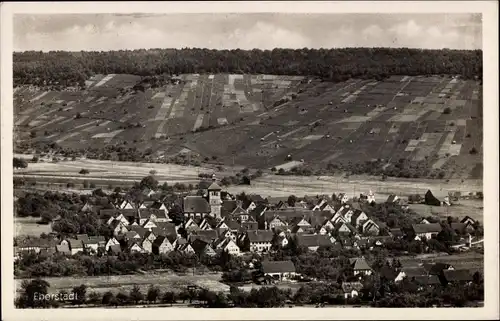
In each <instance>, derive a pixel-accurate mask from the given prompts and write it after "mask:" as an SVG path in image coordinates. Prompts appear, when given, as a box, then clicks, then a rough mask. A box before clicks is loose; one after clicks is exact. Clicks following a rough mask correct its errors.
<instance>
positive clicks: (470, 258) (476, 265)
mask: <svg viewBox="0 0 500 321" xmlns="http://www.w3.org/2000/svg"><path fill="white" fill-rule="evenodd" d="M398 259H399V261H400V262H401V264H402V266H403V267H417V266H419V265H420V264H422V263H433V262H435V263H437V262H440V263H448V264H451V265H452V266H453V267H454V268H455V269H457V270H459V269H469V270H471V271H473V272H474V271H482V270H483V268H484V255H483V254H479V253H475V252H473V251H470V252H465V253H460V254H453V255H419V256H417V257H409V256H408V257H398Z"/></svg>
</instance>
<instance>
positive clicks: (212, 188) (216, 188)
mask: <svg viewBox="0 0 500 321" xmlns="http://www.w3.org/2000/svg"><path fill="white" fill-rule="evenodd" d="M207 190H209V191H222V187H220V186H219V185H218V184H217V183H216V182H215V181H214V182H212V184H210V186H209V187H208V188H207Z"/></svg>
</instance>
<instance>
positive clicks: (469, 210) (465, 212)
mask: <svg viewBox="0 0 500 321" xmlns="http://www.w3.org/2000/svg"><path fill="white" fill-rule="evenodd" d="M411 209H412V210H414V211H415V212H417V213H418V214H420V215H422V216H424V217H427V216H440V217H441V218H444V217H448V216H451V217H457V218H459V219H462V218H464V217H465V216H470V217H472V218H473V219H474V220H477V221H479V222H483V219H484V216H485V215H486V216H489V215H498V213H484V209H483V202H482V201H480V200H460V201H459V202H458V203H456V204H453V206H429V205H425V204H412V205H411Z"/></svg>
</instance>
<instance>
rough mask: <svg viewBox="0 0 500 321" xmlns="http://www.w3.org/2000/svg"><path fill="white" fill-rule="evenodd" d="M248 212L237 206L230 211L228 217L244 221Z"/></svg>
mask: <svg viewBox="0 0 500 321" xmlns="http://www.w3.org/2000/svg"><path fill="white" fill-rule="evenodd" d="M249 216H250V214H249V213H248V211H247V210H245V209H244V208H243V207H241V206H237V207H236V208H235V209H234V211H232V212H231V215H230V217H231V218H233V219H236V220H239V221H246V220H248V217H249Z"/></svg>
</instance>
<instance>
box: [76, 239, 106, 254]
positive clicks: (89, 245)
mask: <svg viewBox="0 0 500 321" xmlns="http://www.w3.org/2000/svg"><path fill="white" fill-rule="evenodd" d="M82 242H83V247H84V248H85V249H86V250H91V251H94V252H96V253H97V250H98V249H99V248H100V247H101V248H104V247H105V246H106V239H105V238H104V236H102V235H101V236H91V237H89V238H87V239H86V240H82Z"/></svg>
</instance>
